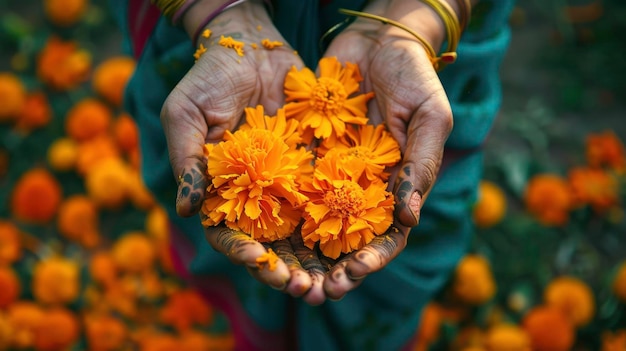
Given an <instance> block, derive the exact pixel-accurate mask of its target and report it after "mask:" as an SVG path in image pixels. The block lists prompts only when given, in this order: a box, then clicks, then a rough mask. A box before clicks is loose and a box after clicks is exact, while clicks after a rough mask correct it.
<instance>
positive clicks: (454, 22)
mask: <svg viewBox="0 0 626 351" xmlns="http://www.w3.org/2000/svg"><path fill="white" fill-rule="evenodd" d="M421 1H422V2H423V3H425V4H426V5H428V6H430V7H431V8H432V9H433V10H435V12H436V13H437V14H438V15H439V17H441V20H442V21H443V24H444V26H445V27H446V34H447V36H448V39H447V43H448V45H447V48H446V50H445V51H444V52H443V54H441V55H440V56H439V57H438V58H437V62H436V69H437V70H441V69H443V68H444V67H445V66H446V65H447V64H450V63H454V61H456V48H457V46H458V45H459V40H460V38H461V25H460V24H459V19H458V17H457V16H456V13H454V10H453V9H452V8H451V7H450V5H448V3H446V2H445V1H442V0H421Z"/></svg>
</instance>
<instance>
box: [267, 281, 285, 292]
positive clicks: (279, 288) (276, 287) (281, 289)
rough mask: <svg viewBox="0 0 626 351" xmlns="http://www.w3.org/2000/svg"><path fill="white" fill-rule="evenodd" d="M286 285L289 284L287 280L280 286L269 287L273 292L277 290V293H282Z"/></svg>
mask: <svg viewBox="0 0 626 351" xmlns="http://www.w3.org/2000/svg"><path fill="white" fill-rule="evenodd" d="M287 283H289V279H287V280H286V281H284V282H283V283H282V284H281V285H278V286H275V285H270V286H271V287H272V289H274V290H278V291H283V290H285V288H286V287H287Z"/></svg>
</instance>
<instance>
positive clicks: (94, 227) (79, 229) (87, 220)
mask: <svg viewBox="0 0 626 351" xmlns="http://www.w3.org/2000/svg"><path fill="white" fill-rule="evenodd" d="M98 224H99V221H98V209H97V208H96V204H95V203H94V202H93V201H92V200H91V199H90V198H89V197H87V196H85V195H73V196H70V197H68V198H66V199H65V200H64V201H63V202H62V203H61V206H60V207H59V215H58V217H57V227H58V229H59V233H60V234H61V235H63V236H64V237H66V238H67V239H70V240H72V241H75V242H78V243H80V244H81V245H83V246H85V247H87V248H92V247H94V246H96V245H97V244H98V243H99V241H100V233H99V229H98Z"/></svg>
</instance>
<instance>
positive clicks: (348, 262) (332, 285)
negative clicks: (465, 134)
mask: <svg viewBox="0 0 626 351" xmlns="http://www.w3.org/2000/svg"><path fill="white" fill-rule="evenodd" d="M392 2H394V1H382V0H379V1H377V2H373V3H371V4H370V5H369V6H370V7H369V8H367V9H365V11H367V12H370V13H377V14H380V15H384V16H386V17H388V18H393V15H394V14H398V13H406V11H407V8H406V6H412V7H415V6H423V5H416V4H421V3H420V2H416V1H411V2H407V1H404V2H403V1H395V2H394V3H396V4H393V5H392V4H390V3H392ZM397 3H399V4H397ZM403 6H404V7H403ZM412 16H414V17H415V16H422V17H424V16H428V17H426V19H427V20H425V21H421V22H420V21H416V23H418V22H419V23H431V24H432V23H433V21H432V18H433V16H434V15H433V13H432V12H428V11H418V12H417V13H416V14H414V15H412ZM234 18H237V20H232V19H234ZM241 18H243V19H241ZM259 24H260V25H261V29H260V30H259V28H257V25H259ZM431 27H432V26H431ZM434 27H435V29H430V30H431V31H435V33H437V34H440V33H439V32H436V31H441V28H436V23H435V26H434ZM210 29H211V30H212V31H213V34H212V37H211V38H210V39H212V38H219V36H220V35H232V36H233V37H235V38H242V40H244V41H245V42H257V43H258V42H260V41H261V39H263V38H271V39H272V40H280V41H282V42H285V41H284V40H283V39H282V36H281V35H280V33H279V32H278V31H277V30H276V29H275V28H274V27H273V25H272V24H271V21H270V18H269V17H268V16H267V14H266V13H265V11H264V9H263V8H262V6H261V5H260V4H257V3H254V2H246V3H243V4H241V5H238V6H237V7H235V8H232V9H230V10H228V11H227V12H224V13H223V14H221V15H220V16H218V17H217V18H216V20H214V21H213V22H212V23H211V25H210ZM427 37H428V36H427ZM429 38H430V39H431V40H433V41H435V42H436V41H439V43H440V40H441V37H440V36H437V35H434V36H430V37H429ZM200 42H203V43H204V44H205V46H207V47H208V51H207V52H206V53H204V54H203V55H202V56H201V57H200V58H199V60H198V61H197V62H196V64H195V65H194V66H193V68H192V69H191V70H190V71H189V72H188V73H187V75H186V76H185V77H184V78H183V79H182V80H181V81H180V82H179V84H178V85H177V86H176V87H175V89H174V90H173V91H172V92H171V94H170V95H169V97H168V98H167V100H166V101H165V103H164V106H163V110H162V113H161V120H162V124H163V127H164V130H165V135H166V138H167V141H168V149H169V153H170V161H171V164H172V167H173V169H174V172H175V176H176V177H177V179H178V181H179V192H178V197H177V199H176V209H177V212H178V214H179V215H181V216H192V215H196V214H197V213H198V211H199V209H200V208H201V205H202V200H203V197H204V192H205V189H206V186H207V184H208V180H207V178H206V177H205V172H204V171H205V168H206V166H205V165H206V160H205V158H204V156H203V153H202V147H203V145H204V144H205V143H217V142H219V141H220V140H221V139H222V136H223V133H224V131H226V130H235V129H236V128H237V126H238V125H239V124H240V123H241V120H242V117H243V110H244V108H245V107H247V106H257V105H259V104H261V105H263V106H264V107H265V110H266V113H268V114H273V113H274V112H275V111H276V109H277V108H279V107H280V106H281V105H282V104H283V99H284V95H283V79H284V77H285V74H286V72H287V71H288V70H289V69H290V68H291V67H292V66H295V67H297V68H298V69H300V68H302V67H303V66H304V65H303V62H302V60H301V59H300V58H299V57H298V56H297V54H295V53H294V51H293V49H292V48H289V47H288V46H287V45H286V44H285V46H283V47H280V48H277V49H273V50H264V49H257V50H252V49H251V48H250V47H249V46H247V47H246V48H247V49H246V52H245V55H244V56H243V57H239V56H237V54H236V53H235V52H234V51H233V50H230V49H225V48H223V47H221V46H219V45H214V46H209V45H208V43H209V40H207V39H203V38H200V41H199V43H200ZM325 56H336V57H337V58H338V59H339V61H340V62H347V61H349V62H353V63H357V64H358V65H359V68H360V69H361V73H362V75H363V78H364V81H363V82H362V83H361V84H362V89H363V91H373V92H374V93H375V94H376V95H375V96H376V97H375V99H374V100H373V102H371V103H370V106H369V108H370V110H369V113H368V115H369V117H370V119H371V120H372V121H373V123H383V122H384V123H386V124H387V126H388V128H389V130H390V132H391V133H392V134H393V136H394V137H395V138H396V140H398V142H399V144H400V146H401V149H402V152H403V159H402V161H401V164H400V165H398V167H396V169H395V170H394V172H393V174H392V178H391V180H390V184H391V186H392V187H393V192H394V195H395V200H396V210H395V216H394V217H395V220H394V225H393V226H392V227H391V228H390V229H389V231H388V232H387V233H386V234H384V235H381V236H379V237H377V238H376V239H375V240H374V241H372V242H371V243H370V244H369V245H367V246H366V247H364V248H362V249H361V250H358V251H356V252H353V253H351V254H349V255H347V256H346V257H342V258H341V259H340V260H339V261H337V262H334V261H331V260H329V259H327V258H324V257H318V256H317V254H316V252H314V251H312V250H310V249H308V248H306V247H305V246H304V245H303V242H302V239H301V237H300V235H292V236H291V237H290V238H289V239H286V240H283V241H280V242H276V243H272V244H266V245H265V246H264V245H263V244H261V243H258V242H256V241H254V240H252V239H250V238H249V237H248V236H247V235H245V234H242V233H238V232H235V231H233V230H230V229H228V228H225V227H222V226H218V227H211V228H207V229H206V230H205V236H206V238H207V240H208V242H209V243H210V245H211V246H212V247H213V248H214V249H215V250H217V251H219V252H221V253H223V254H225V255H227V256H228V257H229V258H230V260H231V261H232V262H233V263H235V264H241V265H244V266H246V267H247V268H248V271H249V272H250V274H251V275H252V276H253V277H255V278H256V279H258V280H259V281H261V282H263V283H265V284H268V285H270V286H272V287H274V288H275V289H279V290H282V291H284V292H285V293H288V294H290V295H292V296H294V297H301V298H302V299H303V300H304V301H306V302H307V303H309V304H311V305H317V304H321V303H323V302H324V301H325V300H326V299H333V300H336V299H340V298H342V297H343V296H344V295H345V294H346V293H348V292H349V291H351V290H353V289H355V288H356V287H357V286H359V285H360V284H361V282H362V281H363V278H365V277H366V276H367V275H368V274H370V273H372V272H375V271H378V270H380V269H382V268H383V267H385V265H387V263H388V262H390V261H391V260H392V259H393V258H395V257H396V256H397V255H398V254H399V253H400V252H401V251H402V250H403V249H404V247H405V246H406V243H407V235H408V231H409V229H410V228H411V227H413V226H415V225H417V224H418V222H419V211H420V208H421V204H422V202H423V201H424V199H425V196H426V194H427V193H428V191H429V190H430V188H431V186H432V184H433V182H434V181H435V179H436V175H437V172H438V169H439V166H440V163H441V158H442V154H443V145H444V143H445V140H446V138H447V136H448V134H449V133H450V131H451V128H452V116H451V112H450V106H449V103H448V101H447V98H446V95H445V93H444V91H443V88H442V87H441V84H440V82H439V79H438V77H437V75H436V72H435V70H434V69H433V67H432V65H431V63H430V61H429V59H428V57H427V55H426V53H425V50H424V49H423V47H422V46H421V45H420V44H419V43H418V42H417V41H416V40H415V39H414V38H412V37H410V35H407V34H406V33H405V32H403V31H401V30H398V29H397V28H394V27H391V26H388V25H382V24H380V23H378V22H375V21H371V20H366V19H363V20H357V21H356V22H354V23H353V24H352V25H350V27H348V28H346V29H345V30H344V31H342V32H341V33H340V34H339V35H338V36H337V37H336V38H335V39H334V40H333V42H332V43H331V44H330V46H329V47H328V49H327V51H326V53H325ZM267 247H271V248H272V249H273V250H274V251H275V252H276V253H278V255H279V256H280V257H281V260H280V261H279V263H278V266H277V268H276V269H275V270H273V271H269V270H268V269H261V270H259V269H257V268H256V258H257V257H259V256H260V255H261V254H262V253H264V252H266V250H267Z"/></svg>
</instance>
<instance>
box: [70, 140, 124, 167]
mask: <svg viewBox="0 0 626 351" xmlns="http://www.w3.org/2000/svg"><path fill="white" fill-rule="evenodd" d="M120 157H121V156H120V150H119V149H118V148H117V144H116V143H115V140H113V138H112V137H111V136H110V135H109V134H103V135H100V136H97V137H95V138H93V139H91V140H87V141H84V142H81V143H80V144H79V145H78V149H77V155H76V161H75V162H76V171H77V172H78V173H79V174H81V175H86V174H87V173H88V172H89V171H90V170H91V169H93V168H94V167H95V166H96V165H97V164H98V163H100V162H103V161H105V160H109V159H116V160H117V159H119V158H120Z"/></svg>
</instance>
